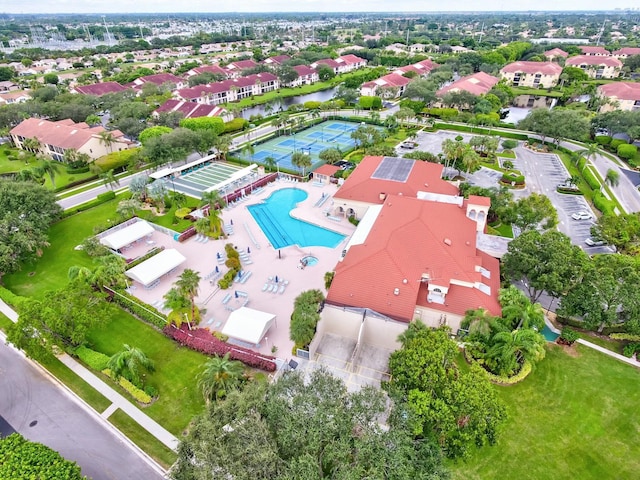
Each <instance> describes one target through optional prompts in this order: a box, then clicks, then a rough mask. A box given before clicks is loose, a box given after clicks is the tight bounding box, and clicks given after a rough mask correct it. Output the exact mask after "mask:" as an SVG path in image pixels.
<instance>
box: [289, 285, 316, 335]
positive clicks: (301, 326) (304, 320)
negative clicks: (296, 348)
mask: <svg viewBox="0 0 640 480" xmlns="http://www.w3.org/2000/svg"><path fill="white" fill-rule="evenodd" d="M323 300H324V295H322V292H321V291H320V290H307V291H305V292H302V293H301V294H300V295H298V296H297V297H296V299H295V300H294V302H293V313H292V314H291V323H290V324H289V338H290V339H291V340H292V341H293V342H294V343H295V344H296V345H300V346H302V347H304V346H306V345H309V343H311V340H313V336H314V335H315V334H316V326H317V325H318V321H319V320H320V314H319V313H318V304H319V303H320V302H322V301H323Z"/></svg>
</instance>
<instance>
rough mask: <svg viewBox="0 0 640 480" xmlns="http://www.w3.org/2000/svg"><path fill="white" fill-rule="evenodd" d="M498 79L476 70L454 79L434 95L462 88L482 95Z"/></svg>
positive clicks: (441, 94)
mask: <svg viewBox="0 0 640 480" xmlns="http://www.w3.org/2000/svg"><path fill="white" fill-rule="evenodd" d="M499 81H500V79H499V78H497V77H493V76H491V75H489V74H488V73H484V72H478V73H474V74H473V75H468V76H466V77H462V78H460V79H459V80H456V81H455V82H453V83H452V84H450V85H447V86H446V87H444V88H441V89H440V90H438V91H437V92H436V95H438V96H440V97H441V96H443V95H445V94H447V93H449V92H455V91H460V90H464V91H466V92H469V93H472V94H474V95H482V94H485V93H487V92H488V91H489V90H491V88H492V87H493V86H494V85H495V84H496V83H498V82H499Z"/></svg>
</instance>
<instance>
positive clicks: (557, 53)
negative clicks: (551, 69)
mask: <svg viewBox="0 0 640 480" xmlns="http://www.w3.org/2000/svg"><path fill="white" fill-rule="evenodd" d="M544 56H545V57H564V58H567V57H568V56H569V54H568V53H567V52H565V51H564V50H562V49H560V48H552V49H551V50H547V51H546V52H544Z"/></svg>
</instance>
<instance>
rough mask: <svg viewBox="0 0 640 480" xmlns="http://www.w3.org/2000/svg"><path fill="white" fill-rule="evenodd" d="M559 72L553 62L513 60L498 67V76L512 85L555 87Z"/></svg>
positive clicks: (558, 67) (560, 69)
mask: <svg viewBox="0 0 640 480" xmlns="http://www.w3.org/2000/svg"><path fill="white" fill-rule="evenodd" d="M561 73H562V67H561V66H560V65H558V64H557V63H554V62H522V61H521V62H513V63H510V64H508V65H505V66H504V67H502V68H501V69H500V76H501V77H502V78H503V79H505V80H507V82H509V83H510V84H512V85H513V86H514V87H533V88H538V87H543V88H551V87H555V86H556V85H557V84H558V81H559V80H560V74H561Z"/></svg>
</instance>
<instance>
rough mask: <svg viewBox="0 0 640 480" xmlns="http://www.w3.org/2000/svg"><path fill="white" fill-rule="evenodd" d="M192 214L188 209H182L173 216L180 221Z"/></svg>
mask: <svg viewBox="0 0 640 480" xmlns="http://www.w3.org/2000/svg"><path fill="white" fill-rule="evenodd" d="M191 212H192V209H191V208H189V207H183V208H179V209H177V210H176V213H175V216H176V218H179V219H180V220H182V219H184V218H185V217H186V216H187V215H189V214H190V213H191Z"/></svg>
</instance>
